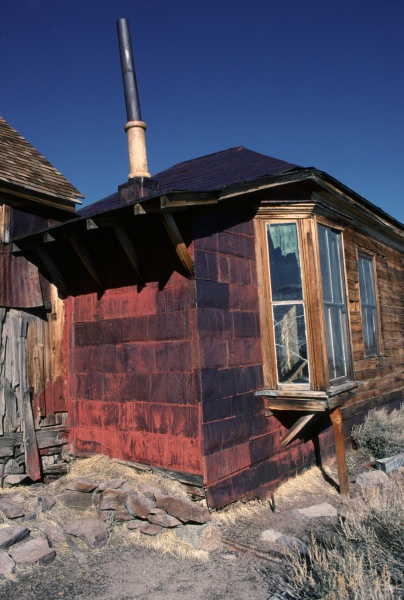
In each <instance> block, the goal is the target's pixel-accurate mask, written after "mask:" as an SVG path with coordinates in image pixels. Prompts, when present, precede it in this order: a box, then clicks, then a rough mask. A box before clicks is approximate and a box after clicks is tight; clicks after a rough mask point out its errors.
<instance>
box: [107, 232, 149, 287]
mask: <svg viewBox="0 0 404 600" xmlns="http://www.w3.org/2000/svg"><path fill="white" fill-rule="evenodd" d="M113 230H114V233H115V236H116V238H117V240H118V242H119V244H120V246H121V248H122V250H123V251H124V253H125V255H126V258H127V259H128V260H129V262H130V264H131V265H132V267H133V270H134V271H135V273H136V275H137V276H138V278H139V281H140V282H141V283H144V277H143V275H142V271H141V268H140V262H139V257H138V255H137V252H136V250H135V249H134V247H133V244H132V242H131V241H130V239H129V236H128V234H127V233H126V231H125V229H124V227H123V225H119V224H116V225H114V226H113Z"/></svg>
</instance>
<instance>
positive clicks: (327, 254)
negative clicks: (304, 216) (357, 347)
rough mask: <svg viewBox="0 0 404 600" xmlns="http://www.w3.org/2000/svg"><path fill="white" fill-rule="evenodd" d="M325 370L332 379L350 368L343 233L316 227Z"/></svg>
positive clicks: (345, 373)
mask: <svg viewBox="0 0 404 600" xmlns="http://www.w3.org/2000/svg"><path fill="white" fill-rule="evenodd" d="M318 235H319V250H320V265H321V278H322V284H323V298H324V316H325V325H326V333H327V351H328V370H329V375H330V380H331V382H333V381H335V380H336V379H339V378H341V377H344V378H346V377H348V376H349V374H350V373H349V371H350V368H351V358H350V348H349V330H348V316H347V306H346V298H345V291H344V290H345V278H344V269H343V254H342V236H341V232H340V231H336V230H333V229H331V228H330V227H325V226H324V225H319V226H318Z"/></svg>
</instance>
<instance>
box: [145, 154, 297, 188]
mask: <svg viewBox="0 0 404 600" xmlns="http://www.w3.org/2000/svg"><path fill="white" fill-rule="evenodd" d="M301 168H302V167H299V166H298V165H294V164H292V163H288V162H285V161H283V160H278V159H277V158H272V157H271V156H265V154H259V153H258V152H254V151H253V150H248V149H247V148H244V147H243V146H237V147H235V148H229V149H228V150H222V151H221V152H215V153H213V154H207V155H206V156H200V157H198V158H194V159H191V160H186V161H184V162H181V163H178V164H177V165H174V166H173V167H170V168H169V169H166V170H165V171H161V173H157V175H155V176H154V177H153V178H154V179H157V181H158V182H159V184H160V188H161V190H163V191H165V190H187V191H202V190H203V191H209V190H221V189H223V188H224V187H227V186H229V185H234V184H238V183H244V182H246V181H253V180H255V179H259V178H261V177H266V176H271V175H280V174H282V173H286V172H288V171H294V170H298V169H301Z"/></svg>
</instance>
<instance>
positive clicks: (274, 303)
mask: <svg viewBox="0 0 404 600" xmlns="http://www.w3.org/2000/svg"><path fill="white" fill-rule="evenodd" d="M276 225H295V227H296V236H297V246H298V250H299V271H300V279H301V285H302V298H301V299H299V300H279V299H277V300H274V299H273V292H272V283H271V267H270V264H271V256H270V250H269V243H268V233H269V228H270V226H276ZM264 231H265V247H266V256H267V261H266V269H267V274H268V287H269V302H268V305H269V306H268V312H269V313H270V315H269V320H270V324H271V325H270V328H271V347H272V355H273V356H274V357H275V361H274V362H275V365H274V368H273V374H274V380H273V381H274V382H276V388H275V389H278V390H289V389H290V390H310V389H312V377H311V356H310V348H309V339H308V338H309V336H308V326H307V323H308V319H307V311H306V297H305V288H306V285H305V274H304V268H303V264H302V254H303V249H302V243H301V233H300V227H299V221H298V219H294V218H290V219H287V218H285V219H282V220H278V219H268V220H265V223H264ZM288 305H290V306H292V305H300V306H301V307H302V309H303V315H304V326H305V341H306V348H307V359H306V360H307V362H306V364H307V369H308V379H309V381H308V382H307V383H293V382H292V381H290V382H284V381H283V382H282V381H280V380H279V372H278V353H277V344H276V322H275V309H276V308H277V307H279V306H288Z"/></svg>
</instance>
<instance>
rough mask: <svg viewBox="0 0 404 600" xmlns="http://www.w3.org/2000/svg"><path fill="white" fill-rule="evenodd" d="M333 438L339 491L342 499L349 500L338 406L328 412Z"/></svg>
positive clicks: (340, 415) (342, 434) (340, 417)
mask: <svg viewBox="0 0 404 600" xmlns="http://www.w3.org/2000/svg"><path fill="white" fill-rule="evenodd" d="M330 417H331V421H332V425H333V429H334V439H335V452H336V455H337V468H338V481H339V493H340V494H341V496H342V498H343V499H344V500H349V481H348V469H347V464H346V454H345V441H344V430H343V425H342V413H341V408H340V407H338V408H336V409H335V410H333V411H331V414H330Z"/></svg>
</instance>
